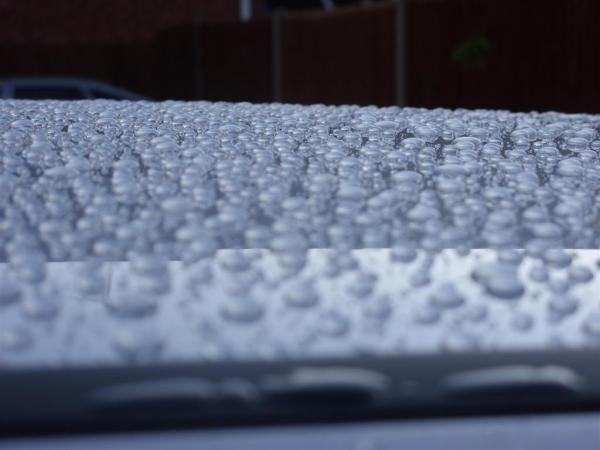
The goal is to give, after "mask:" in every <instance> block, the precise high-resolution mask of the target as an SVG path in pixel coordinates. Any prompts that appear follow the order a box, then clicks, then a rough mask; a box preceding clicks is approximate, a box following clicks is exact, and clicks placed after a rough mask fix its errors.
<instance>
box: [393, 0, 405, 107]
mask: <svg viewBox="0 0 600 450" xmlns="http://www.w3.org/2000/svg"><path fill="white" fill-rule="evenodd" d="M394 9H395V21H394V22H395V23H394V37H395V42H394V43H395V46H394V59H395V61H394V63H395V64H394V70H395V72H396V73H395V81H396V83H395V90H396V104H397V105H399V106H406V0H396V1H395V4H394Z"/></svg>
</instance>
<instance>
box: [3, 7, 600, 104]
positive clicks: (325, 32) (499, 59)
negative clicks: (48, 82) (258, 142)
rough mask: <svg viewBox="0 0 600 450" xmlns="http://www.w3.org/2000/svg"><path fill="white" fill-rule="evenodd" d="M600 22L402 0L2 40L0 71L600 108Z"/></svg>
mask: <svg viewBox="0 0 600 450" xmlns="http://www.w3.org/2000/svg"><path fill="white" fill-rule="evenodd" d="M398 8H400V9H398ZM598 18H600V1H597V0H554V1H553V0H496V1H494V0H403V1H393V2H390V3H387V4H376V5H373V6H363V7H353V8H348V9H346V8H340V9H337V10H334V11H331V12H330V11H327V12H324V11H317V12H304V13H288V14H281V15H276V16H273V17H270V18H263V19H257V20H254V21H250V22H241V23H240V22H237V23H204V24H203V23H188V24H181V26H179V27H177V28H173V29H169V30H165V31H164V32H162V33H161V34H159V35H158V36H156V38H155V39H154V40H153V41H149V42H145V43H137V44H129V45H121V44H119V45H116V44H115V45H98V46H85V47H81V46H80V47H77V46H68V45H63V46H54V47H43V48H40V47H36V48H27V47H20V48H14V47H2V44H1V43H0V76H5V77H7V76H21V75H60V76H86V77H93V78H99V79H102V80H106V81H109V82H112V83H115V84H117V85H120V86H123V87H126V88H129V89H132V90H136V91H139V92H141V93H144V94H147V95H149V96H152V97H154V98H157V99H166V98H175V99H208V100H226V101H238V100H240V101H241V100H246V101H254V102H263V101H265V102H267V101H275V100H276V101H283V102H298V103H315V102H320V103H332V104H375V105H389V104H397V103H402V104H408V105H412V106H424V107H438V106H442V107H468V108H502V109H512V110H534V109H535V110H548V109H551V110H562V111H583V112H596V111H598V110H599V109H600V89H598V88H597V84H598V81H599V80H600V53H599V52H598V51H597V47H598V42H600V27H598V26H597V22H598Z"/></svg>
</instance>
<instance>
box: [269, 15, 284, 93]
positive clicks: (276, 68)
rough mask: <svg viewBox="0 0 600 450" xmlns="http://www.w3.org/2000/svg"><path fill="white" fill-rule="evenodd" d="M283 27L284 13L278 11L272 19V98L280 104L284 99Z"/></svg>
mask: <svg viewBox="0 0 600 450" xmlns="http://www.w3.org/2000/svg"><path fill="white" fill-rule="evenodd" d="M282 25H283V13H282V12H281V10H279V9H278V10H276V11H275V12H274V13H273V15H272V19H271V59H272V61H271V64H272V67H273V73H272V76H273V81H272V88H273V89H272V97H273V101H274V102H280V101H281V99H282V89H283V80H282V72H283V70H282V58H283V54H282V52H283V48H282V38H283V36H282V34H283V33H282V31H283V28H282Z"/></svg>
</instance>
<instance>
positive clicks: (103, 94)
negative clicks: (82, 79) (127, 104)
mask: <svg viewBox="0 0 600 450" xmlns="http://www.w3.org/2000/svg"><path fill="white" fill-rule="evenodd" d="M91 92H92V96H93V98H104V99H107V100H124V98H123V97H122V96H120V95H116V94H114V93H112V92H108V91H105V90H102V89H91Z"/></svg>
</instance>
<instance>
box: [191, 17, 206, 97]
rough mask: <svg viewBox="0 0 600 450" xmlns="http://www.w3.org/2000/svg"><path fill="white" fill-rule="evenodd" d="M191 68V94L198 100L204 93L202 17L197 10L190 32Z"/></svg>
mask: <svg viewBox="0 0 600 450" xmlns="http://www.w3.org/2000/svg"><path fill="white" fill-rule="evenodd" d="M192 39H193V41H194V42H193V43H192V53H193V54H192V58H193V64H192V70H193V77H194V81H193V90H194V91H193V92H194V93H193V96H194V98H193V99H194V100H199V99H201V98H202V96H203V95H204V85H203V79H202V75H203V73H202V70H203V68H202V64H201V61H202V50H203V49H202V19H201V16H200V13H199V12H198V11H195V12H194V28H193V32H192Z"/></svg>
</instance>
